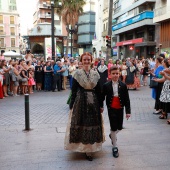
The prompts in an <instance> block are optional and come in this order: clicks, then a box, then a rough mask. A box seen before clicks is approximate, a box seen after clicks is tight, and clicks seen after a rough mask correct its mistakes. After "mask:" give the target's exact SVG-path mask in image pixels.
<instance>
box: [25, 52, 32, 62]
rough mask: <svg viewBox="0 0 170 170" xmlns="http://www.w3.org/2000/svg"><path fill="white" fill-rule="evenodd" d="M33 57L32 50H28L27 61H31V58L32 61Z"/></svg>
mask: <svg viewBox="0 0 170 170" xmlns="http://www.w3.org/2000/svg"><path fill="white" fill-rule="evenodd" d="M33 58H34V55H33V54H31V51H30V50H27V54H26V55H25V59H26V61H30V60H31V61H32V60H33Z"/></svg>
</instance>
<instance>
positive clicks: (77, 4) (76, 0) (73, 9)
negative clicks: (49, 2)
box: [54, 0, 86, 55]
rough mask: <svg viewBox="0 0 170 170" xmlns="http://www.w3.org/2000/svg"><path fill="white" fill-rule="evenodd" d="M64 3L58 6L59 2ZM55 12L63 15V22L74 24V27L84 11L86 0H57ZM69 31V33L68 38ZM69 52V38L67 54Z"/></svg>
mask: <svg viewBox="0 0 170 170" xmlns="http://www.w3.org/2000/svg"><path fill="white" fill-rule="evenodd" d="M59 2H60V3H62V6H61V7H60V8H58V4H59ZM54 3H55V7H57V8H56V10H55V12H56V13H57V14H58V15H59V16H61V17H62V21H63V23H64V24H65V25H66V26H68V25H72V26H73V27H74V26H75V24H76V23H77V22H78V17H79V15H80V14H81V13H83V6H84V5H85V4H86V2H85V0H55V1H54ZM68 37H69V33H68V34H67V39H68ZM67 53H68V40H67V49H66V55H67Z"/></svg>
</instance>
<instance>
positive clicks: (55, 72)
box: [52, 61, 61, 92]
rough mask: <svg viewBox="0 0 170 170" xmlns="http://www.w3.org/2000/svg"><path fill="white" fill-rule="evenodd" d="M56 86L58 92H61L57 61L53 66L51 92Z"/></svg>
mask: <svg viewBox="0 0 170 170" xmlns="http://www.w3.org/2000/svg"><path fill="white" fill-rule="evenodd" d="M56 85H57V89H58V91H61V62H60V61H57V63H56V64H55V66H54V76H53V85H52V91H53V92H55V89H56Z"/></svg>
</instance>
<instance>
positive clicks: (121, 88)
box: [102, 66, 131, 158]
mask: <svg viewBox="0 0 170 170" xmlns="http://www.w3.org/2000/svg"><path fill="white" fill-rule="evenodd" d="M119 76H120V71H119V68H118V67H117V66H112V67H111V68H110V78H111V81H109V82H107V83H105V84H104V85H103V93H102V100H103V101H104V100H105V97H106V105H107V109H108V116H109V121H110V129H111V133H110V135H109V137H110V138H111V141H112V145H113V148H112V152H113V157H115V158H117V157H119V152H118V147H117V137H116V135H117V133H118V132H119V131H120V130H122V125H123V114H124V107H125V110H126V118H127V119H129V117H130V113H131V108H130V99H129V93H128V89H127V86H126V84H124V83H123V82H121V81H119Z"/></svg>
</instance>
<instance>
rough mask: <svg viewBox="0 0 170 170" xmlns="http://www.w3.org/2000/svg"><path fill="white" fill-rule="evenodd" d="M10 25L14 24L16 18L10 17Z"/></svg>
mask: <svg viewBox="0 0 170 170" xmlns="http://www.w3.org/2000/svg"><path fill="white" fill-rule="evenodd" d="M10 24H14V16H10Z"/></svg>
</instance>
